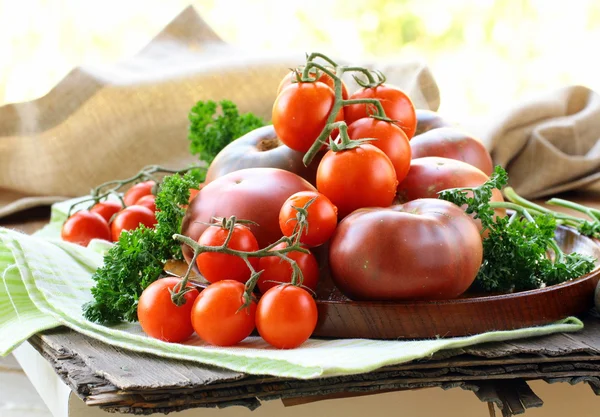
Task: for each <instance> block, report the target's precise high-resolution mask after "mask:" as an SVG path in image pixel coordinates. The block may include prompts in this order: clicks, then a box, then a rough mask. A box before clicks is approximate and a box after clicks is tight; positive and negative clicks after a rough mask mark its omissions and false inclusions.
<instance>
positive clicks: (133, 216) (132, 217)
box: [110, 204, 156, 242]
mask: <svg viewBox="0 0 600 417" xmlns="http://www.w3.org/2000/svg"><path fill="white" fill-rule="evenodd" d="M142 224H143V225H144V226H146V227H149V228H152V227H154V225H155V224H156V216H155V215H154V212H153V211H152V210H150V209H149V208H148V207H144V206H137V205H135V204H134V205H133V206H129V207H125V208H124V209H123V210H121V211H120V212H118V213H117V215H116V216H115V218H114V220H113V221H112V223H111V225H110V230H111V235H112V240H113V242H116V241H118V240H119V236H121V232H123V231H124V230H125V231H126V230H134V229H137V228H138V227H140V225H142Z"/></svg>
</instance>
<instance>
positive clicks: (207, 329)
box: [191, 280, 256, 346]
mask: <svg viewBox="0 0 600 417" xmlns="http://www.w3.org/2000/svg"><path fill="white" fill-rule="evenodd" d="M243 295H244V284H242V283H240V282H238V281H232V280H224V281H219V282H217V283H215V284H211V285H209V286H208V287H207V288H205V289H204V290H203V291H202V292H201V293H200V295H199V296H198V298H197V299H196V302H195V303H194V307H193V309H192V312H191V320H192V326H193V327H194V330H195V331H196V333H197V334H198V336H200V338H201V339H202V340H204V341H205V342H208V343H210V344H211V345H215V346H233V345H235V344H237V343H239V342H241V341H242V340H244V339H245V338H246V337H248V336H249V335H250V333H252V331H253V330H254V326H255V325H254V322H255V316H256V302H254V301H252V303H251V304H250V307H249V308H243V309H241V310H240V307H242V305H243V304H244V300H243Z"/></svg>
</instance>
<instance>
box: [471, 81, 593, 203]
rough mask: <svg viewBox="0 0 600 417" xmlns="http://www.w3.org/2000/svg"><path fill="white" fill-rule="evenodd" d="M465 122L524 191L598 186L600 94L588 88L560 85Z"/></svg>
mask: <svg viewBox="0 0 600 417" xmlns="http://www.w3.org/2000/svg"><path fill="white" fill-rule="evenodd" d="M465 127H467V128H468V129H469V130H471V131H474V132H475V133H476V134H477V136H479V137H480V138H481V139H482V140H483V142H484V143H485V144H486V146H487V148H488V150H489V151H490V152H491V154H492V158H493V160H494V163H495V164H499V165H502V166H503V167H505V168H506V170H507V172H508V176H509V178H510V181H509V182H510V185H511V186H512V187H513V188H514V189H515V191H517V193H519V194H521V195H523V196H524V197H527V198H540V197H545V196H549V195H552V194H556V193H560V192H564V191H569V190H575V189H584V190H594V191H596V192H600V95H598V93H596V92H594V91H592V90H590V89H589V88H586V87H582V86H571V87H566V88H561V89H559V90H556V91H553V92H551V93H548V94H544V95H541V96H538V97H536V98H533V99H531V100H528V101H526V102H524V103H522V104H519V105H517V106H515V107H514V108H511V109H509V110H507V111H504V112H501V113H500V114H497V115H492V117H490V118H489V119H486V120H485V121H484V122H483V123H480V124H479V126H475V127H470V126H468V125H466V126H465Z"/></svg>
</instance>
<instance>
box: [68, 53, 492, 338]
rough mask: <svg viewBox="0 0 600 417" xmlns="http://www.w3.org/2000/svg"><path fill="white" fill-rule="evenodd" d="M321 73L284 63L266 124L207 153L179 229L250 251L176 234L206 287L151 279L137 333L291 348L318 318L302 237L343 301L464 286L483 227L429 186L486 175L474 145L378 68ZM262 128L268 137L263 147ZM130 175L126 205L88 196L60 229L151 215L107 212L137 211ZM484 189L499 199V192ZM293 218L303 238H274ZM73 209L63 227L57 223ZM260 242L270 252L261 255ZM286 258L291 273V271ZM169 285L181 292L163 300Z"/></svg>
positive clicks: (117, 226) (449, 294) (448, 293)
mask: <svg viewBox="0 0 600 417" xmlns="http://www.w3.org/2000/svg"><path fill="white" fill-rule="evenodd" d="M307 64H308V63H307ZM338 68H339V67H338ZM329 73H330V74H332V75H328V74H327V73H325V72H313V73H311V74H312V77H313V78H312V79H310V80H304V81H302V80H301V79H299V75H298V73H297V72H291V73H290V74H289V75H288V76H286V77H285V78H284V79H283V80H282V81H281V83H280V86H279V90H278V95H277V98H276V100H275V102H274V105H273V115H272V121H273V126H272V127H265V128H260V129H257V130H256V131H253V132H250V133H249V134H248V135H246V136H245V137H242V138H240V139H238V140H236V141H234V142H233V143H231V144H230V145H228V146H227V147H226V148H225V149H223V150H222V151H221V152H220V154H219V155H217V157H216V158H215V160H214V161H213V163H212V164H211V166H210V167H209V171H208V174H207V181H206V183H205V184H203V186H202V187H200V188H201V189H200V190H199V191H198V192H197V194H195V195H194V196H193V198H192V199H191V200H190V204H189V207H188V208H187V211H186V215H185V217H184V219H183V224H182V232H181V233H182V235H185V236H187V237H189V238H190V239H192V241H193V242H198V244H200V245H202V246H203V247H216V248H218V247H220V246H221V247H222V245H224V244H225V242H227V248H228V249H232V250H236V251H241V252H243V253H247V254H249V255H248V256H247V257H239V256H235V255H232V254H225V253H220V252H219V251H218V250H215V251H205V252H202V253H200V254H199V255H198V256H197V258H196V257H195V256H194V251H193V250H192V248H191V247H190V246H189V245H183V246H182V250H183V255H184V257H185V259H186V261H187V262H188V264H192V261H193V260H194V259H195V265H194V266H195V267H196V268H197V270H198V271H199V272H200V274H201V275H202V276H203V277H204V278H205V279H206V280H207V281H208V282H210V285H209V286H208V287H207V288H206V289H203V290H202V291H200V292H199V291H198V290H197V288H196V287H194V286H192V285H190V284H188V286H187V287H186V288H184V289H183V290H182V288H180V287H181V280H180V279H179V278H164V279H161V280H158V281H156V282H154V283H153V284H151V285H150V286H149V287H148V288H147V289H146V290H145V291H144V292H143V294H142V296H141V297H140V299H139V304H138V317H139V320H140V323H141V326H142V328H143V329H144V331H145V332H146V333H147V334H148V335H150V336H152V337H156V338H159V339H162V340H166V341H170V342H181V341H183V340H185V339H186V338H188V337H189V336H190V335H191V334H192V333H194V332H196V333H197V334H198V335H199V336H200V337H201V338H202V339H203V340H205V341H206V342H208V343H210V344H213V345H218V346H231V345H235V344H237V343H239V342H240V341H242V340H243V339H245V338H246V337H247V336H248V335H250V334H251V333H252V332H253V331H254V329H255V328H256V330H257V331H258V333H259V334H260V335H261V336H262V337H263V339H264V340H265V341H266V342H267V343H269V344H271V345H272V346H274V347H277V348H293V347H296V346H299V345H300V344H302V343H303V342H304V341H305V340H306V339H307V338H309V337H310V335H311V333H312V332H313V330H314V329H315V326H316V324H317V320H318V317H317V307H316V303H315V300H314V291H315V290H316V289H317V285H318V279H319V275H320V271H319V263H318V262H317V260H316V258H315V256H314V255H313V253H311V252H310V249H312V248H314V247H317V246H320V245H324V246H325V248H326V250H325V251H324V252H327V255H326V256H328V264H329V273H330V276H331V278H332V280H333V282H334V283H335V285H336V286H337V288H339V289H340V290H341V291H342V292H343V293H344V294H345V295H346V296H347V297H349V298H350V299H354V300H369V301H400V300H415V299H447V298H454V297H457V296H459V295H460V294H462V293H463V292H464V291H466V290H467V289H468V287H469V286H470V285H471V284H472V282H473V280H474V279H475V276H476V274H477V271H478V269H479V267H480V265H481V262H482V256H483V255H482V252H483V250H482V239H481V234H480V232H481V225H480V224H478V223H477V221H474V220H473V219H472V218H471V217H470V216H468V215H467V214H465V212H464V211H463V210H462V209H461V208H460V207H458V206H455V205H453V204H451V203H449V202H446V201H441V200H438V199H437V193H438V192H439V191H442V190H444V189H448V188H457V187H474V186H478V185H481V184H482V183H484V182H485V181H486V180H487V179H488V176H489V175H490V173H491V172H492V161H491V157H490V155H489V154H488V152H487V151H486V150H485V148H484V146H483V145H482V144H481V143H480V142H479V141H478V140H476V139H474V138H472V137H470V136H469V135H468V134H466V133H464V132H462V131H460V130H458V129H455V128H453V127H449V126H450V124H449V123H447V122H445V121H444V120H443V119H441V118H440V117H439V116H438V115H437V114H436V113H434V112H428V111H420V110H415V108H414V105H413V103H412V102H411V100H410V98H409V97H408V96H407V95H406V94H405V93H404V92H403V91H401V90H400V89H398V88H396V87H394V86H391V85H387V84H385V82H384V80H381V79H380V82H379V83H376V85H371V84H369V85H366V86H363V87H362V88H359V89H358V90H357V91H356V92H354V93H352V94H349V92H348V88H347V86H346V85H345V84H344V83H343V82H341V80H340V79H339V78H337V77H336V75H335V74H334V73H331V72H329ZM334 78H335V80H334ZM340 82H341V89H340V88H339V87H340ZM336 91H337V94H336ZM369 100H371V102H369ZM373 100H376V101H377V102H378V103H379V104H380V107H382V108H383V110H384V112H385V115H382V114H381V111H380V110H379V111H378V110H377V109H376V108H375V107H376V106H373V103H372V101H373ZM334 112H335V115H334ZM418 121H419V124H417V122H418ZM333 127H335V128H333ZM330 131H331V135H330V137H329V138H328V143H325V142H322V144H321V145H322V146H320V149H317V150H319V152H318V154H316V155H315V157H314V159H313V160H312V162H311V164H309V166H308V167H305V166H304V165H303V164H302V160H303V157H304V156H305V155H306V154H307V152H308V154H310V153H311V152H312V150H313V149H314V148H315V146H317V143H318V142H317V139H318V138H320V137H321V136H323V135H322V133H325V132H330ZM274 135H275V136H274ZM274 138H275V140H276V141H278V144H277V146H275V147H274V148H273V147H270V146H269V147H266V148H264V149H263V148H261V145H260V143H261V142H262V141H267V142H269V143H272V141H273V139H274ZM142 184H147V183H142ZM142 184H138V185H136V186H135V187H133V188H132V189H131V190H129V191H128V193H126V194H125V203H126V205H127V207H126V208H125V209H123V208H122V207H121V206H120V205H119V207H118V208H117V207H116V205H115V206H114V207H113V210H114V211H113V212H110V211H109V210H108V208H107V209H106V212H105V213H104V214H102V213H97V212H98V211H100V210H101V208H102V207H103V206H102V204H109V203H99V204H98V205H97V207H94V208H92V209H91V210H90V211H89V212H87V211H83V212H78V213H76V214H75V215H74V216H73V217H71V218H70V219H69V220H68V221H67V224H65V228H64V229H63V238H65V239H66V240H71V241H78V242H85V240H86V239H88V238H89V237H90V236H89V235H85V234H81V233H78V232H77V227H75V226H76V225H77V222H82V223H83V222H87V223H86V224H96V223H98V224H100V223H101V224H102V225H98V226H94V227H93V228H90V227H86V229H87V230H101V232H97V231H96V232H94V236H93V237H100V238H105V239H109V238H111V239H112V240H116V239H118V236H119V234H120V233H121V231H122V230H126V229H127V228H133V227H136V226H137V224H135V225H134V223H136V222H137V221H139V223H140V224H146V225H147V226H151V225H152V224H154V222H155V220H154V218H152V220H151V219H150V214H152V215H153V213H151V211H150V210H148V213H146V214H147V215H148V216H147V220H148V222H147V223H146V222H144V221H145V220H146V218H144V221H142V217H138V218H135V219H134V220H133V221H132V222H129V221H125V219H123V220H119V216H123V217H125V218H126V216H129V217H134V214H135V215H138V214H137V213H138V212H139V211H140V210H144V208H143V207H141V208H137V209H135V211H134V210H132V208H134V207H139V206H140V205H141V204H140V203H141V202H142V199H143V198H146V197H143V198H142V195H141V194H140V195H137V196H136V197H135V198H134V197H131V198H128V194H129V193H134V192H135V191H132V190H135V189H136V187H139V189H141V187H143V186H144V187H148V185H142ZM151 188H152V186H150V188H148V189H147V190H146V191H147V193H146V192H145V195H150V194H151ZM130 195H131V194H130ZM494 198H495V199H497V200H502V196H501V194H500V193H499V192H498V194H497V195H495V196H494ZM309 201H310V204H309V205H308V206H307V202H309ZM128 210H129V211H128ZM80 213H81V214H80ZM115 213H116V214H115ZM128 213H129V214H128ZM78 215H79V218H80V219H79V220H77V219H75V220H72V219H74V218H75V216H78ZM231 216H234V217H235V218H237V219H244V220H247V221H249V223H246V224H235V226H234V227H231V225H229V226H226V224H225V223H222V222H215V221H214V219H215V218H218V219H228V218H230V217H231ZM299 216H300V217H299ZM302 216H303V217H302ZM301 217H302V218H303V219H304V221H306V222H307V224H308V227H307V229H306V230H305V231H303V232H302V233H301V235H300V236H299V240H297V241H295V242H296V245H298V246H297V248H301V249H302V250H296V248H294V250H291V251H287V252H286V248H287V246H286V245H287V244H288V243H289V241H288V243H285V242H282V240H281V239H282V237H283V236H295V234H296V233H298V228H297V224H298V221H299V219H300V218H301ZM92 218H93V220H91V219H92ZM110 219H112V220H110ZM76 220H77V221H76ZM71 221H73V227H71V229H74V231H69V230H70V228H69V227H67V225H68V224H69V222H71ZM109 221H111V226H110V228H109V226H108V224H109ZM100 234H103V235H102V236H99V235H100ZM284 240H285V239H284ZM277 243H278V244H277ZM265 248H267V249H266V250H269V251H271V252H272V253H273V255H272V256H271V255H270V252H269V254H267V255H265V253H263V252H264V251H265ZM261 251H263V252H261ZM322 252H323V251H322ZM259 253H260V254H261V255H260V256H258V255H257V254H259ZM282 255H285V256H282ZM292 263H295V264H297V265H298V266H299V268H300V270H301V272H302V274H301V275H302V282H295V280H293V279H292V271H293V268H292ZM257 274H258V275H257ZM255 276H258V279H257V282H256V288H254V283H253V282H252V281H253V279H252V277H255ZM294 276H295V275H294ZM173 294H178V295H180V296H181V299H180V301H181V302H178V303H174V301H173V300H174V296H173ZM175 298H177V297H175ZM256 300H258V301H256ZM184 301H185V302H184ZM150 317H152V319H150ZM156 317H159V318H160V319H156Z"/></svg>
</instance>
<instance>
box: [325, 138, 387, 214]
mask: <svg viewBox="0 0 600 417" xmlns="http://www.w3.org/2000/svg"><path fill="white" fill-rule="evenodd" d="M397 185H398V180H397V179H396V170H395V169H394V165H393V164H392V162H391V161H390V159H389V158H388V157H387V155H386V154H385V153H383V151H381V150H380V149H378V148H376V147H375V146H373V145H370V144H362V145H360V146H358V147H356V148H353V149H349V150H344V151H340V152H333V151H331V150H330V151H328V152H327V153H326V154H325V156H324V157H323V159H322V160H321V163H320V164H319V168H318V170H317V190H319V192H320V193H322V194H325V195H326V196H327V197H328V198H329V200H331V202H332V203H333V204H334V205H335V206H336V207H337V208H338V218H340V219H341V218H343V217H345V216H347V215H348V214H350V213H351V212H353V211H354V210H356V209H359V208H363V207H387V206H389V205H391V204H392V202H393V200H394V196H395V195H396V187H397Z"/></svg>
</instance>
